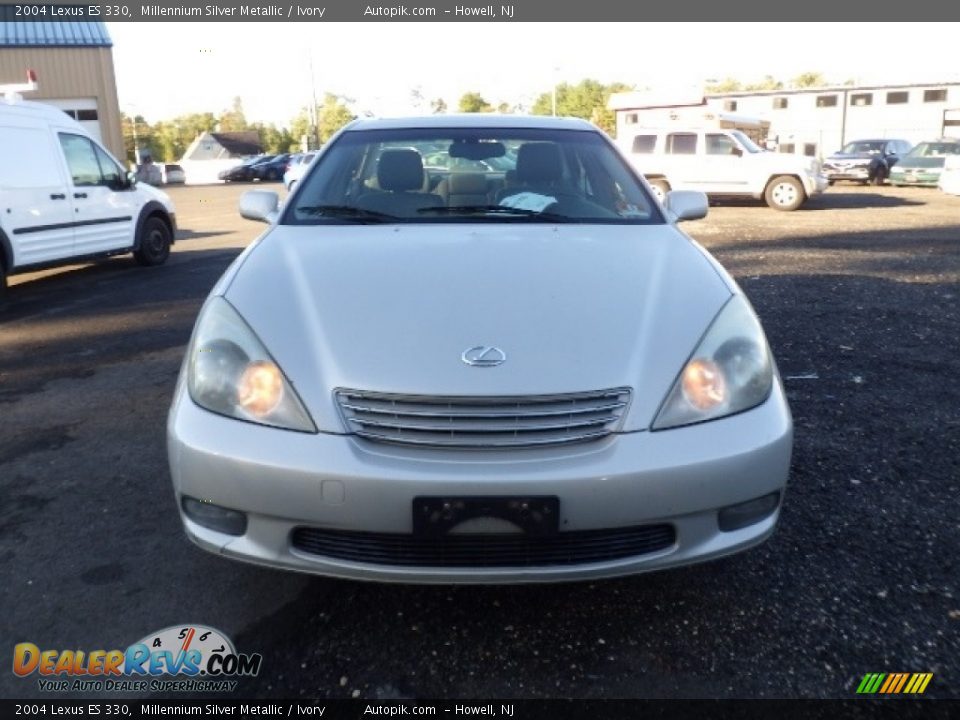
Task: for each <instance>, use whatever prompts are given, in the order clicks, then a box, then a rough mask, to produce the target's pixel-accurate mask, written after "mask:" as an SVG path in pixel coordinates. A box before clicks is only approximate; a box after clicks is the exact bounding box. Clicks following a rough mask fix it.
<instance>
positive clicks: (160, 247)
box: [133, 216, 172, 267]
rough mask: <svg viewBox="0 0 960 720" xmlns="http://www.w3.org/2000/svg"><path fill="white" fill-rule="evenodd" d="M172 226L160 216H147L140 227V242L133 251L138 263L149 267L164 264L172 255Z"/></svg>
mask: <svg viewBox="0 0 960 720" xmlns="http://www.w3.org/2000/svg"><path fill="white" fill-rule="evenodd" d="M171 240H172V238H171V237H170V228H169V227H168V226H167V224H166V223H165V222H164V221H163V220H161V219H160V218H159V217H156V216H154V217H150V218H147V221H146V222H145V223H144V224H143V227H142V228H141V229H140V238H139V243H138V244H137V249H136V250H135V251H134V253H133V257H134V258H135V259H136V261H137V262H138V263H140V264H141V265H144V266H147V267H153V266H155V265H163V263H165V262H166V261H167V258H168V257H170V244H171Z"/></svg>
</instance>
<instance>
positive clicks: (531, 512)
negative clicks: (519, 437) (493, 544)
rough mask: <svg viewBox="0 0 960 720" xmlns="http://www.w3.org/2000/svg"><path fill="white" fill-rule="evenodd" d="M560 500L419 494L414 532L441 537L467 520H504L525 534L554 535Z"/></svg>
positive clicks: (530, 496) (414, 502) (414, 504)
mask: <svg viewBox="0 0 960 720" xmlns="http://www.w3.org/2000/svg"><path fill="white" fill-rule="evenodd" d="M559 516H560V499H559V498H558V497H556V496H553V495H523V496H519V495H494V496H487V495H481V496H472V495H471V496H448V497H440V496H418V497H415V498H414V499H413V533H414V535H418V536H421V537H442V536H444V535H447V534H448V533H449V532H450V531H451V530H452V529H453V528H454V527H456V526H457V525H459V524H460V523H462V522H465V521H466V520H472V519H475V518H496V519H498V520H506V521H507V522H510V523H513V524H514V525H516V526H517V527H518V528H520V529H521V530H522V531H523V532H524V533H525V534H526V535H532V536H538V537H543V536H549V535H555V534H556V533H557V532H558V531H559V527H560V520H559Z"/></svg>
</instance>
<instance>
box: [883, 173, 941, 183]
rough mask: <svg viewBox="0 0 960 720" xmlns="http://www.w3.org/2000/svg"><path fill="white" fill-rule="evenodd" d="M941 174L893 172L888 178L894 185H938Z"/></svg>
mask: <svg viewBox="0 0 960 720" xmlns="http://www.w3.org/2000/svg"><path fill="white" fill-rule="evenodd" d="M940 174H941V173H940V172H893V173H891V174H890V177H889V178H888V179H889V180H890V183H891V184H892V185H922V186H924V187H936V186H937V184H938V183H939V182H940Z"/></svg>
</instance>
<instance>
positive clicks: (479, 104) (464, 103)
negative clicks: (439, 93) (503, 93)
mask: <svg viewBox="0 0 960 720" xmlns="http://www.w3.org/2000/svg"><path fill="white" fill-rule="evenodd" d="M459 108H460V112H464V113H485V112H493V105H491V104H490V103H488V102H487V101H486V100H484V99H483V96H482V95H481V94H480V93H478V92H468V93H464V94H463V95H462V96H461V97H460V105H459Z"/></svg>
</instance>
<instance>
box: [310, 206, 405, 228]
mask: <svg viewBox="0 0 960 720" xmlns="http://www.w3.org/2000/svg"><path fill="white" fill-rule="evenodd" d="M295 212H297V213H303V214H305V215H315V216H317V217H326V218H336V219H337V220H350V221H351V222H356V223H363V224H368V225H373V224H376V223H381V222H391V221H393V220H399V219H400V218H398V217H395V216H393V215H388V214H387V213H382V212H377V211H376V210H364V209H363V208H358V207H354V206H353V205H299V206H297V207H296V208H295Z"/></svg>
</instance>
